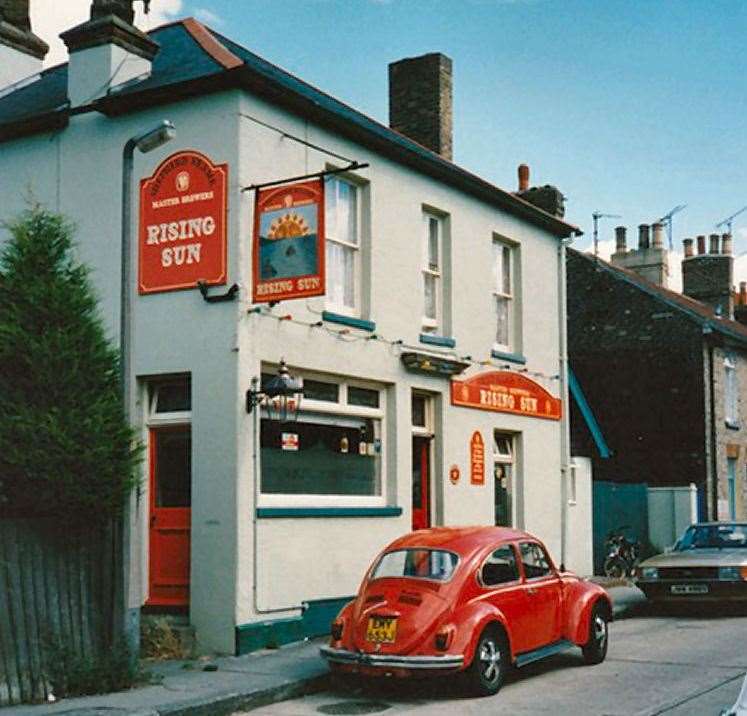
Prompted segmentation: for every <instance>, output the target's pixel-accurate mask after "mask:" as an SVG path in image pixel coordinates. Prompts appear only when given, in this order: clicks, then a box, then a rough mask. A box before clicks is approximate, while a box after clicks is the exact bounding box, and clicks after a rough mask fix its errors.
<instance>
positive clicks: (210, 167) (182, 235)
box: [138, 150, 228, 293]
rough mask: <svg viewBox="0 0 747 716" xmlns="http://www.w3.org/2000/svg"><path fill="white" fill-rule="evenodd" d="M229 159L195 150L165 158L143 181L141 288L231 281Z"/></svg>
mask: <svg viewBox="0 0 747 716" xmlns="http://www.w3.org/2000/svg"><path fill="white" fill-rule="evenodd" d="M227 182H228V164H213V163H212V161H210V159H209V158H208V157H206V156H205V155H204V154H201V153H200V152H196V151H193V150H187V151H183V152H177V153H176V154H172V155H171V156H170V157H168V158H167V159H165V160H164V161H163V162H161V164H160V165H159V167H158V169H156V171H155V172H154V174H153V176H151V177H148V178H146V179H143V180H141V182H140V232H139V233H140V236H139V242H138V244H139V247H138V248H139V250H138V254H139V258H138V267H139V273H138V286H139V291H140V293H156V292H158V291H174V290H177V289H182V288H195V286H196V285H197V282H198V281H205V283H207V284H210V285H220V284H224V283H225V282H226V185H227Z"/></svg>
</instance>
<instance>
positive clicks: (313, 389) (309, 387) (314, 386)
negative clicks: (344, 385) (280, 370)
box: [303, 378, 340, 403]
mask: <svg viewBox="0 0 747 716" xmlns="http://www.w3.org/2000/svg"><path fill="white" fill-rule="evenodd" d="M339 396H340V386H339V385H337V384H336V383H323V382H322V381H321V380H309V379H308V378H307V379H305V380H304V382H303V397H304V398H308V399H309V400H325V401H327V402H328V403H337V402H338V401H339Z"/></svg>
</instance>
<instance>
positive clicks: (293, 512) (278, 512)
mask: <svg viewBox="0 0 747 716" xmlns="http://www.w3.org/2000/svg"><path fill="white" fill-rule="evenodd" d="M401 514H402V508H401V507H258V508H257V517H260V518H265V519H266V518H277V517H399V516H400V515H401Z"/></svg>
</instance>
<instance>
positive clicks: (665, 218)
mask: <svg viewBox="0 0 747 716" xmlns="http://www.w3.org/2000/svg"><path fill="white" fill-rule="evenodd" d="M686 206H687V204H679V205H678V206H675V207H674V209H672V211H670V212H669V213H668V214H664V216H662V217H661V219H659V223H662V224H666V225H667V237H668V238H669V248H670V250H671V248H672V217H673V216H674V215H675V214H676V213H678V212H680V211H682V210H683V209H684V208H685V207H686Z"/></svg>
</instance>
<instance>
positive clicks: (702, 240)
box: [698, 234, 706, 256]
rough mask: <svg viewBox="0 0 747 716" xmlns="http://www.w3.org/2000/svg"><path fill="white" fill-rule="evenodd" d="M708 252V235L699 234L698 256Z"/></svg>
mask: <svg viewBox="0 0 747 716" xmlns="http://www.w3.org/2000/svg"><path fill="white" fill-rule="evenodd" d="M705 252H706V237H705V236H704V235H702V234H701V235H700V236H698V256H702V255H703V254H704V253H705Z"/></svg>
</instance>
